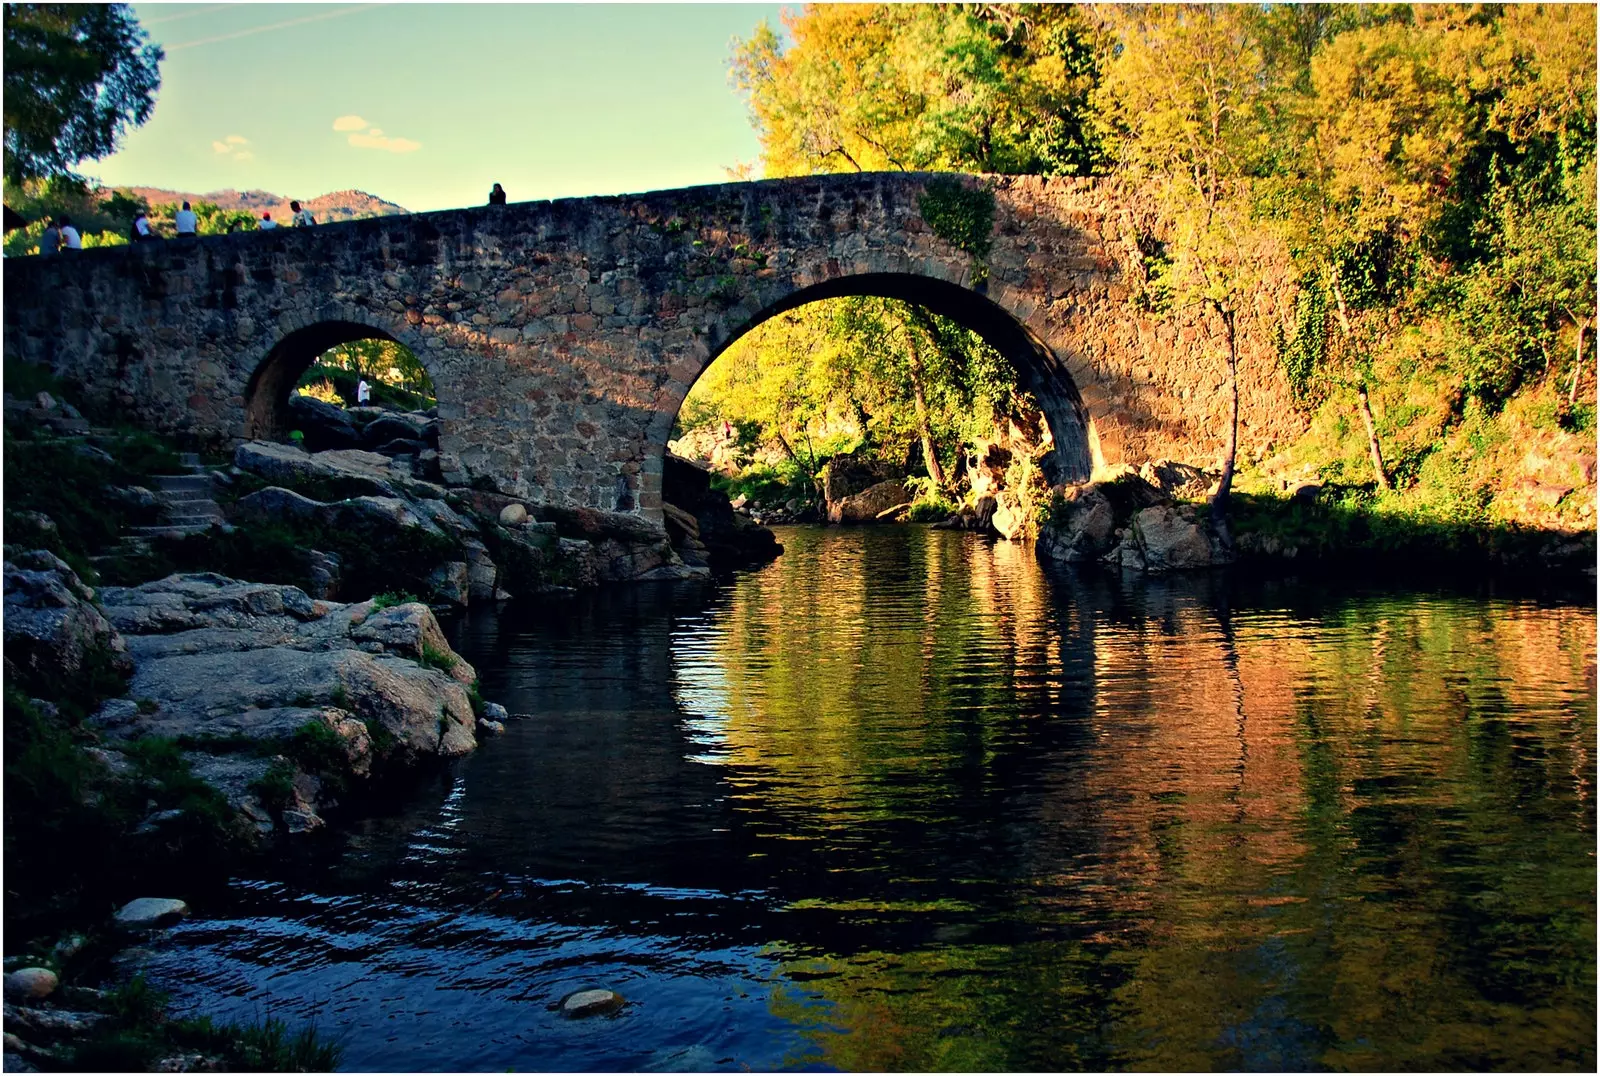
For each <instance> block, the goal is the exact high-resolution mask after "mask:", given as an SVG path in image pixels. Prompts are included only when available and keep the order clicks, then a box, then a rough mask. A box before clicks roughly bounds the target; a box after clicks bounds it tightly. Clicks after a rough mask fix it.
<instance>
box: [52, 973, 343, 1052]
mask: <svg viewBox="0 0 1600 1076" xmlns="http://www.w3.org/2000/svg"><path fill="white" fill-rule="evenodd" d="M167 1003H168V998H167V996H166V995H165V994H164V993H162V992H160V991H157V990H155V989H153V988H151V987H150V986H149V984H148V983H146V982H145V980H144V977H143V976H136V977H134V979H132V980H131V981H130V982H128V983H126V984H124V985H123V986H121V987H119V988H117V989H116V990H114V991H112V992H111V993H110V995H109V996H108V997H107V999H106V1002H105V1004H104V1005H103V1006H102V1008H103V1010H104V1011H105V1012H106V1013H107V1014H108V1015H110V1016H111V1017H112V1019H111V1021H110V1023H109V1026H107V1027H105V1028H103V1029H102V1030H100V1031H99V1032H98V1033H97V1034H95V1035H94V1036H92V1037H91V1038H89V1039H88V1040H86V1041H84V1042H83V1043H81V1044H79V1045H77V1046H76V1047H74V1048H73V1049H72V1051H71V1053H70V1055H69V1056H68V1057H66V1058H65V1059H64V1061H65V1063H64V1065H63V1066H62V1067H64V1068H66V1069H69V1070H76V1071H80V1072H149V1071H151V1070H153V1069H154V1067H155V1066H156V1064H157V1063H158V1062H160V1061H161V1060H162V1059H163V1058H166V1057H171V1056H173V1055H176V1054H202V1055H204V1056H206V1057H211V1058H216V1059H218V1060H220V1061H221V1062H222V1063H223V1069H224V1071H235V1072H330V1071H332V1070H333V1069H335V1068H337V1067H338V1065H339V1061H340V1059H341V1056H342V1053H343V1051H342V1049H341V1047H340V1046H339V1045H338V1044H336V1043H332V1042H328V1041H326V1040H325V1039H324V1038H323V1037H322V1036H321V1035H319V1034H318V1032H317V1029H316V1027H315V1026H310V1027H306V1028H303V1029H301V1030H299V1031H291V1030H290V1029H289V1026H288V1025H287V1024H286V1023H284V1022H283V1021H281V1020H275V1019H271V1018H268V1019H265V1020H261V1021H259V1022H257V1023H254V1024H243V1025H241V1024H225V1023H218V1022H216V1021H213V1020H211V1019H210V1018H208V1017H196V1018H188V1019H181V1020H168V1019H167V1018H166V1008H167Z"/></svg>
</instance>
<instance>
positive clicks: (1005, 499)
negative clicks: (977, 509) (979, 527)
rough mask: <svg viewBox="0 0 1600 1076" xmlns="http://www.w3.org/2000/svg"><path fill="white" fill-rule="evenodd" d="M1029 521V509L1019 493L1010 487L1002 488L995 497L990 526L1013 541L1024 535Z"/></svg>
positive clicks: (1001, 535)
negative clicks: (1022, 501)
mask: <svg viewBox="0 0 1600 1076" xmlns="http://www.w3.org/2000/svg"><path fill="white" fill-rule="evenodd" d="M1027 523H1028V519H1027V511H1026V509H1024V508H1023V506H1022V503H1021V501H1020V500H1018V498H1017V495H1016V494H1015V493H1013V492H1012V491H1011V490H1008V489H1003V490H1001V491H1000V492H999V494H997V495H996V497H995V509H994V512H993V514H992V515H990V517H989V526H991V527H993V528H994V530H995V532H996V533H997V534H999V535H1000V537H1002V538H1004V539H1006V540H1007V541H1013V540H1015V539H1017V538H1019V537H1021V536H1022V535H1023V533H1024V531H1025V530H1026V528H1027Z"/></svg>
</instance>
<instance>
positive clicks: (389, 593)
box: [372, 590, 422, 613]
mask: <svg viewBox="0 0 1600 1076" xmlns="http://www.w3.org/2000/svg"><path fill="white" fill-rule="evenodd" d="M420 601H422V599H421V598H419V597H417V596H416V595H415V594H412V593H410V592H404V593H401V592H397V591H393V590H386V591H384V592H383V593H382V594H374V595H373V596H372V611H373V612H374V613H376V612H378V611H379V610H382V609H393V608H394V607H395V606H397V605H409V604H410V603H411V602H420Z"/></svg>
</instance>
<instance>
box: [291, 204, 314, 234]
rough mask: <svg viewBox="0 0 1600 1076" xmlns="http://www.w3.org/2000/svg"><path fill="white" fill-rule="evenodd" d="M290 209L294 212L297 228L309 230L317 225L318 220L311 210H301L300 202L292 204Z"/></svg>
mask: <svg viewBox="0 0 1600 1076" xmlns="http://www.w3.org/2000/svg"><path fill="white" fill-rule="evenodd" d="M289 208H290V209H292V210H293V211H294V226H295V227H296V228H309V227H311V226H312V225H313V224H315V223H317V221H316V218H315V217H313V216H312V215H311V210H309V209H301V208H300V203H299V202H290V203H289Z"/></svg>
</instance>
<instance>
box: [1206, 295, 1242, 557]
mask: <svg viewBox="0 0 1600 1076" xmlns="http://www.w3.org/2000/svg"><path fill="white" fill-rule="evenodd" d="M1214 305H1215V306H1216V310H1217V313H1218V314H1220V315H1221V316H1222V328H1223V332H1224V334H1225V335H1226V338H1227V342H1228V393H1229V396H1230V397H1231V398H1232V405H1231V410H1230V413H1229V416H1228V448H1227V452H1226V453H1225V454H1224V455H1223V458H1222V480H1221V481H1219V482H1218V483H1217V492H1216V494H1215V496H1213V497H1212V498H1211V527H1212V529H1213V530H1215V531H1216V533H1217V537H1219V538H1221V539H1222V543H1223V546H1224V548H1232V546H1233V535H1232V533H1231V532H1230V531H1229V529H1228V498H1229V497H1230V495H1231V494H1232V493H1233V471H1234V465H1235V461H1236V460H1237V459H1238V455H1239V338H1238V335H1237V333H1236V332H1235V328H1234V321H1233V311H1232V310H1231V309H1229V308H1227V307H1224V306H1222V305H1221V304H1220V303H1217V304H1214Z"/></svg>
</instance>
